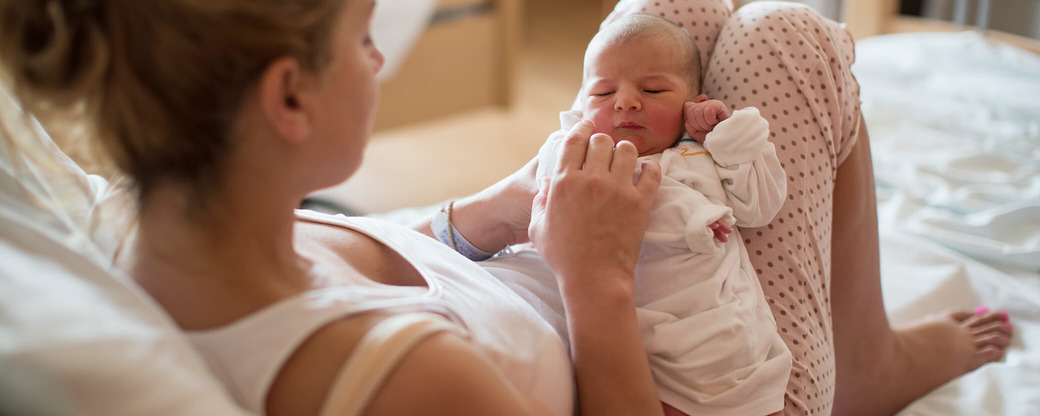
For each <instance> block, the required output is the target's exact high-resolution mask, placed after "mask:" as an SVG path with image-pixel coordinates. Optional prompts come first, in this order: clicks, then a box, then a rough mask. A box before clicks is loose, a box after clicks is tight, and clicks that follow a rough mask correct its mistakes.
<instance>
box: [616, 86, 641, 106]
mask: <svg viewBox="0 0 1040 416" xmlns="http://www.w3.org/2000/svg"><path fill="white" fill-rule="evenodd" d="M641 108H642V103H641V102H639V96H638V94H633V93H631V92H628V91H624V92H622V91H619V92H618V93H617V98H616V99H615V100H614V110H615V111H638V110H640V109H641Z"/></svg>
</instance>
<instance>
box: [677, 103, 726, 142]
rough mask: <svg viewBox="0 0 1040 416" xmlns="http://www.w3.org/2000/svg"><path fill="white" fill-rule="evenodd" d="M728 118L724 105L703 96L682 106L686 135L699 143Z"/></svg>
mask: <svg viewBox="0 0 1040 416" xmlns="http://www.w3.org/2000/svg"><path fill="white" fill-rule="evenodd" d="M729 116H730V111H729V108H728V107H726V104H723V103H722V101H719V100H709V99H708V96H706V95H704V94H701V95H698V96H697V97H695V98H694V99H693V101H687V102H686V103H684V104H683V119H684V120H685V125H686V133H687V134H689V135H690V137H692V138H693V139H694V140H697V141H699V142H703V141H704V138H705V136H707V135H708V133H709V132H711V130H712V129H714V128H715V126H716V125H717V124H719V123H721V122H722V121H723V120H725V119H727V118H729Z"/></svg>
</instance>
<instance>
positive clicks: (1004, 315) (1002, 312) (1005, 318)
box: [1000, 311, 1010, 321]
mask: <svg viewBox="0 0 1040 416" xmlns="http://www.w3.org/2000/svg"><path fill="white" fill-rule="evenodd" d="M1000 316H1003V317H1004V320H1005V321H1007V320H1008V319H1010V318H1008V313H1007V311H1000Z"/></svg>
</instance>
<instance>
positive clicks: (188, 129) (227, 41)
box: [0, 0, 353, 197]
mask: <svg viewBox="0 0 1040 416" xmlns="http://www.w3.org/2000/svg"><path fill="white" fill-rule="evenodd" d="M347 1H353V0H347ZM345 3H346V1H342V0H297V1H283V0H221V1H214V0H163V1H149V0H131V1H104V0H0V24H2V26H0V64H2V65H0V66H2V68H3V71H4V75H5V77H4V80H5V81H7V82H12V83H13V85H12V87H13V89H14V92H15V95H16V96H17V97H18V99H19V100H20V101H21V102H22V105H23V106H24V107H25V108H26V110H28V111H30V112H32V113H36V114H40V113H41V112H58V113H68V114H72V113H78V114H81V115H83V116H85V119H86V121H87V123H88V126H87V127H88V129H89V130H90V131H92V136H94V137H96V139H97V140H99V141H100V144H101V149H102V150H104V152H105V153H106V154H107V156H108V157H109V158H110V159H111V161H112V163H113V164H114V165H115V166H116V167H117V168H118V169H119V170H121V171H123V172H125V173H127V174H129V176H130V177H131V179H132V182H133V185H134V186H135V188H136V189H137V191H138V194H139V197H143V196H144V194H147V193H148V192H149V191H150V190H151V189H152V188H153V187H154V186H155V185H156V184H157V183H159V182H164V181H172V182H175V183H182V184H184V185H186V186H188V187H189V189H193V190H195V192H196V193H197V194H202V193H205V192H203V191H204V190H205V189H206V188H207V185H208V184H209V183H211V182H213V181H216V180H219V179H220V178H222V175H223V173H224V172H223V165H224V159H226V157H227V154H228V150H229V149H230V147H231V145H232V144H231V143H230V142H231V140H230V137H229V136H230V132H231V128H232V126H231V123H232V120H233V118H234V117H235V113H236V112H237V111H238V109H239V107H240V105H241V101H242V99H243V97H244V95H245V94H246V93H247V90H248V89H249V88H251V86H253V85H254V84H255V83H256V81H257V80H258V79H259V77H260V75H261V74H262V72H263V71H264V69H265V68H266V67H267V66H268V65H269V64H270V63H271V62H272V61H274V60H275V59H277V58H280V57H292V58H294V59H296V60H297V61H298V62H299V63H300V65H301V66H303V67H304V68H307V69H309V70H318V69H320V68H322V67H323V66H324V65H325V64H326V63H327V62H328V61H329V60H330V59H331V46H330V44H329V42H330V38H331V33H332V27H333V26H334V24H335V22H336V20H337V18H338V16H339V15H340V13H339V12H338V11H339V10H340V8H341V7H343V6H342V5H343V4H345ZM196 196H201V195H196Z"/></svg>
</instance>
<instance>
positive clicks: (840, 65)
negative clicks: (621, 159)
mask: <svg viewBox="0 0 1040 416" xmlns="http://www.w3.org/2000/svg"><path fill="white" fill-rule="evenodd" d="M852 52H853V50H852V40H851V38H850V37H849V36H848V33H847V32H846V31H845V30H844V29H843V28H841V27H840V26H839V25H837V24H836V23H834V22H832V21H829V20H826V19H823V18H821V17H820V16H819V15H818V14H816V13H815V12H813V11H812V10H811V9H808V8H807V7H804V6H800V5H797V4H791V3H779V2H757V3H751V4H749V5H748V6H745V7H743V8H741V9H740V10H738V11H737V12H735V13H734V15H733V16H732V17H731V18H730V19H729V21H727V23H726V25H725V26H724V27H723V29H722V32H721V33H720V35H719V37H718V41H717V42H716V44H715V50H714V53H713V55H712V58H711V62H710V64H709V66H708V68H707V73H706V75H705V80H704V88H703V90H702V92H703V93H705V94H707V95H708V96H709V97H711V98H714V99H720V100H722V101H723V102H725V103H726V104H727V105H729V106H730V107H732V108H743V107H747V106H755V107H758V108H759V110H760V111H761V113H762V114H763V116H764V117H766V118H767V120H769V122H770V132H771V133H770V134H771V135H770V140H771V141H772V142H773V143H774V145H776V148H777V154H778V156H779V158H780V161H781V163H783V165H784V169H785V171H786V173H787V175H788V197H789V200H788V202H787V204H785V206H784V207H783V208H782V210H781V211H780V213H779V214H778V215H777V218H775V219H774V220H773V222H772V223H771V224H770V225H768V226H766V227H761V228H755V229H742V230H741V233H742V236H743V238H744V239H745V244H746V245H747V247H748V252H749V254H750V256H751V261H752V263H753V264H754V266H755V269H756V271H757V272H758V274H759V278H760V279H761V281H762V287H763V290H764V292H765V295H766V299H767V301H768V302H769V305H770V308H771V309H772V311H773V315H774V317H775V318H776V322H777V328H778V331H780V335H781V336H782V337H783V339H784V341H785V342H786V343H787V345H788V347H789V348H790V349H791V352H792V356H793V359H794V363H793V368H792V373H791V379H790V382H789V384H788V389H787V397H786V408H785V412H786V414H830V413H832V412H833V413H835V414H838V415H847V414H892V413H894V412H896V411H898V410H899V409H901V408H902V407H904V406H906V405H907V404H908V403H910V402H911V401H912V400H914V399H916V398H918V397H920V396H921V395H923V394H925V393H927V392H928V391H930V390H932V389H933V388H935V387H937V386H939V385H941V384H942V383H944V382H946V381H949V380H950V379H952V378H954V377H957V376H959V375H961V374H963V373H965V372H967V371H970V370H972V369H974V368H976V367H978V366H979V365H981V364H983V363H985V362H988V361H992V360H994V359H996V358H998V357H999V356H1000V354H1001V353H1002V350H1003V347H1004V346H1006V345H1007V339H1008V337H1007V334H1009V328H1008V327H1007V326H1005V325H1004V323H1005V322H1006V321H1005V318H1004V317H1003V316H1002V315H1001V314H1000V313H999V312H992V313H984V314H981V316H976V314H974V313H973V312H972V311H951V312H949V313H946V314H940V315H937V316H933V317H928V318H926V319H924V320H922V321H920V322H919V323H917V324H915V325H913V326H910V327H907V328H905V329H900V330H893V329H892V328H891V327H890V325H889V322H888V319H887V317H886V315H885V310H884V307H883V303H882V298H881V285H880V274H879V273H880V270H879V263H878V250H879V247H878V234H877V212H876V204H875V200H874V183H873V172H872V168H871V162H870V150H869V143H868V139H867V135H866V130H865V128H864V125H863V123H862V118H861V115H860V112H859V97H858V88H859V87H858V84H857V83H856V81H855V79H854V78H853V77H852V74H851V71H850V69H849V66H850V65H851V63H852V61H853V59H854V57H853V53H852ZM832 405H833V407H832Z"/></svg>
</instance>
